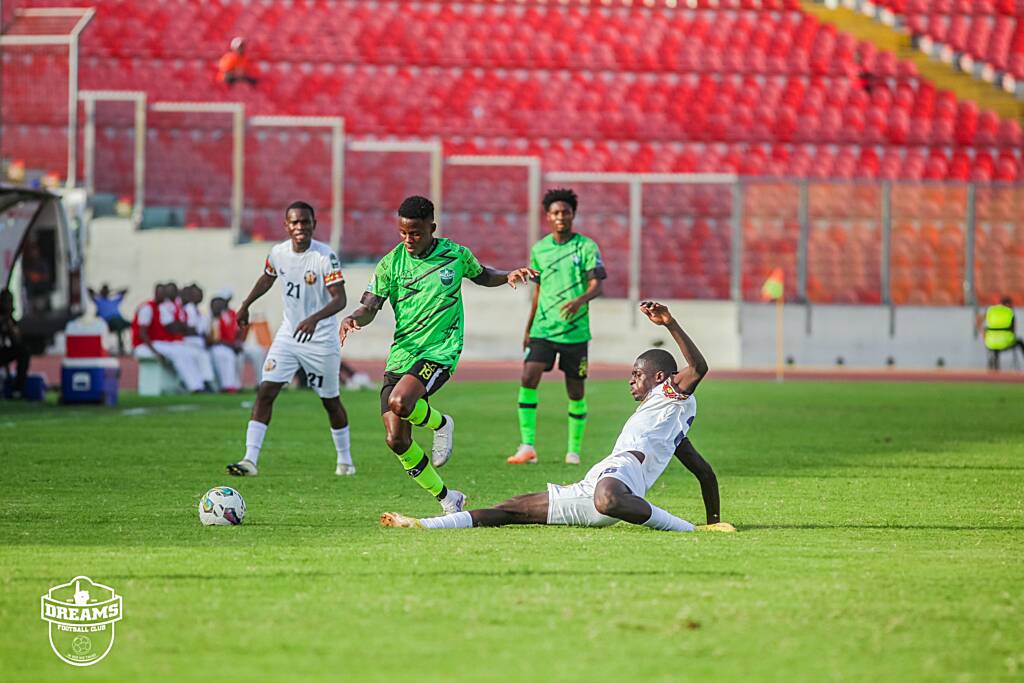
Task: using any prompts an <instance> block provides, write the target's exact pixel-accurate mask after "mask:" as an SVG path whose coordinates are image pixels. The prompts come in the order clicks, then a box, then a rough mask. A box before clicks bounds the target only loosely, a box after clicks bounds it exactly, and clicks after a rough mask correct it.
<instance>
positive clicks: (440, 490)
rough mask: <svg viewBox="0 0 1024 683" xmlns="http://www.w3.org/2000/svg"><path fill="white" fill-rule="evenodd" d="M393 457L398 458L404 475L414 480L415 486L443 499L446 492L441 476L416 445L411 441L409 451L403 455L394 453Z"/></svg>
mask: <svg viewBox="0 0 1024 683" xmlns="http://www.w3.org/2000/svg"><path fill="white" fill-rule="evenodd" d="M395 455H397V456H398V460H399V461H400V462H401V463H402V467H404V468H405V473H406V474H408V475H409V476H410V477H412V478H413V479H415V480H416V483H417V484H419V485H420V486H422V487H423V488H425V489H426V490H427V491H430V493H432V494H433V495H435V496H437V498H438V499H441V498H443V497H444V495H445V494H446V493H447V492H448V490H447V489H446V488H445V486H444V482H443V481H441V475H439V474H438V473H437V470H435V469H434V466H433V465H431V464H430V458H428V457H427V456H426V455H425V454H424V453H423V449H422V448H421V447H420V445H419V444H418V443H416V442H415V441H413V442H412V445H411V446H409V450H407V451H406V452H405V453H396V454H395Z"/></svg>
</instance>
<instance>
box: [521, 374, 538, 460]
mask: <svg viewBox="0 0 1024 683" xmlns="http://www.w3.org/2000/svg"><path fill="white" fill-rule="evenodd" d="M519 436H520V439H521V441H520V443H524V444H527V445H529V446H532V445H533V444H534V442H535V441H536V439H537V390H536V389H527V388H526V387H519Z"/></svg>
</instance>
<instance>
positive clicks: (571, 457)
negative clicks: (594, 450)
mask: <svg viewBox="0 0 1024 683" xmlns="http://www.w3.org/2000/svg"><path fill="white" fill-rule="evenodd" d="M565 464H566V465H579V464H580V454H579V453H566V454H565Z"/></svg>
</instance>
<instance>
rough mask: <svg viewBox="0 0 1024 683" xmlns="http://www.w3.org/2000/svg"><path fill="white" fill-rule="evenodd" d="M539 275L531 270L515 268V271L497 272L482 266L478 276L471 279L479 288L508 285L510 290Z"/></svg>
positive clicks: (494, 269)
mask: <svg viewBox="0 0 1024 683" xmlns="http://www.w3.org/2000/svg"><path fill="white" fill-rule="evenodd" d="M537 275H539V273H538V272H537V271H536V270H534V269H533V268H516V269H515V270H498V269H496V268H491V267H489V266H484V269H483V270H482V271H480V274H479V275H477V276H476V277H475V278H472V280H473V282H475V283H476V284H478V285H480V286H481V287H501V286H502V285H505V284H507V285H509V286H510V287H512V289H515V288H516V283H519V282H527V281H528V280H531V279H533V278H535V277H537Z"/></svg>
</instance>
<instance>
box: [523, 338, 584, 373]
mask: <svg viewBox="0 0 1024 683" xmlns="http://www.w3.org/2000/svg"><path fill="white" fill-rule="evenodd" d="M588 346H589V344H588V343H587V342H580V343H578V344H559V343H558V342H553V341H549V340H547V339H538V338H536V337H530V342H529V344H527V346H526V362H527V363H543V364H544V371H545V372H547V371H548V370H550V369H551V368H553V367H555V356H556V355H557V356H558V369H559V370H561V371H562V372H564V373H565V376H566V377H573V378H575V379H586V377H587V347H588Z"/></svg>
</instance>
